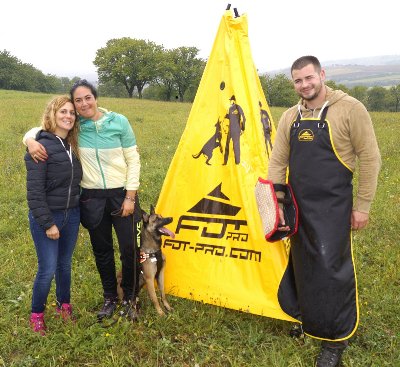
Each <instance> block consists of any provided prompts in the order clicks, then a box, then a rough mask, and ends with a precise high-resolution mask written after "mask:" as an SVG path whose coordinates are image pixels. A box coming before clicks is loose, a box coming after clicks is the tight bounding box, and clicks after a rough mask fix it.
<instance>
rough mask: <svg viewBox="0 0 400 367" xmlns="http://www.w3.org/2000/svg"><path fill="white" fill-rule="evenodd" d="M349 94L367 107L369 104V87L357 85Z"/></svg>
mask: <svg viewBox="0 0 400 367" xmlns="http://www.w3.org/2000/svg"><path fill="white" fill-rule="evenodd" d="M349 94H350V95H351V96H352V97H354V98H356V99H358V100H359V101H360V102H362V104H364V105H365V106H366V105H367V103H368V87H366V86H365V85H357V86H355V87H353V88H351V89H350V91H349Z"/></svg>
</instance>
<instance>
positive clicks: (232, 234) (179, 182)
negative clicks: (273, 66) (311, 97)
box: [156, 9, 294, 321]
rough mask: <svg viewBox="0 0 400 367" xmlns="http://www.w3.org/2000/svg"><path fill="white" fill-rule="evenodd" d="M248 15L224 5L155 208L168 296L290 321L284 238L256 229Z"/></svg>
mask: <svg viewBox="0 0 400 367" xmlns="http://www.w3.org/2000/svg"><path fill="white" fill-rule="evenodd" d="M247 28H248V27H247V16H246V15H245V14H244V15H242V16H238V14H237V12H236V9H235V14H232V12H231V11H230V10H227V11H226V12H225V14H224V16H223V17H222V19H221V23H220V25H219V29H218V33H217V36H216V39H215V42H214V45H213V48H212V52H211V55H210V58H209V60H208V62H207V65H206V68H205V71H204V74H203V76H202V79H201V82H200V85H199V89H198V91H197V94H196V98H195V100H194V103H193V106H192V110H191V112H190V115H189V118H188V121H187V125H186V127H185V130H184V132H183V135H182V137H181V140H180V142H179V145H178V147H177V150H176V152H175V155H174V158H173V160H172V162H171V165H170V167H169V170H168V173H167V176H166V179H165V181H164V185H163V187H162V190H161V193H160V198H159V201H158V204H157V208H156V211H157V212H159V213H161V214H162V215H164V216H172V217H173V218H174V221H173V223H172V224H171V225H170V226H169V227H170V229H171V230H172V231H174V232H175V238H170V237H164V238H163V252H164V253H165V254H166V257H167V267H166V275H165V278H166V279H165V284H166V291H167V292H168V293H169V294H172V295H175V296H178V297H183V298H188V299H192V300H197V301H202V302H206V303H210V304H213V305H217V306H223V307H228V308H232V309H235V310H241V311H245V312H250V313H254V314H258V315H264V316H269V317H274V318H278V319H284V320H291V321H294V320H293V319H292V318H291V317H290V316H288V315H287V314H286V313H285V312H283V311H282V309H281V308H280V306H279V303H278V298H277V293H278V288H279V283H280V281H281V279H282V276H283V273H284V271H285V268H286V266H287V263H288V248H287V245H286V243H285V242H282V241H279V242H275V243H268V242H267V241H266V240H265V238H264V235H263V230H262V224H261V219H260V217H259V213H258V209H257V205H256V200H255V194H254V190H255V185H256V182H257V180H258V178H259V177H263V178H266V175H267V167H268V156H269V153H270V149H271V134H272V136H274V133H275V130H274V127H273V124H272V120H271V113H270V110H269V107H268V105H267V102H266V99H265V96H264V93H263V90H262V88H261V84H260V80H259V77H258V74H257V70H256V68H255V67H254V63H253V60H252V56H251V51H250V44H249V39H248V31H247Z"/></svg>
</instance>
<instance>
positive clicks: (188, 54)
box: [169, 47, 205, 102]
mask: <svg viewBox="0 0 400 367" xmlns="http://www.w3.org/2000/svg"><path fill="white" fill-rule="evenodd" d="M198 53H199V50H198V49H197V48H196V47H178V48H175V49H173V50H171V52H170V53H169V57H171V61H172V65H173V66H172V73H173V77H172V79H173V83H174V86H175V88H176V90H177V91H178V95H179V101H180V102H183V98H184V94H185V92H186V91H187V90H188V89H189V88H190V87H191V86H193V85H194V84H195V83H196V81H198V80H200V77H201V75H202V74H203V71H204V68H205V62H204V61H203V60H202V59H198V58H197V54H198Z"/></svg>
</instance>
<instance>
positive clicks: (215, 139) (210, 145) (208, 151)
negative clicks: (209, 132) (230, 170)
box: [192, 120, 222, 166]
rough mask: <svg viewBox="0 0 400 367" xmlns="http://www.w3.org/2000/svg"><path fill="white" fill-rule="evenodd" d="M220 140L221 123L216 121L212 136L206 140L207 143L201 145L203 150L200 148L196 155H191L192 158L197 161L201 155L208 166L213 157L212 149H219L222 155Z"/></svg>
mask: <svg viewBox="0 0 400 367" xmlns="http://www.w3.org/2000/svg"><path fill="white" fill-rule="evenodd" d="M221 139H222V132H221V122H220V121H219V120H218V121H217V123H216V124H215V132H214V134H213V136H212V137H211V138H210V139H208V140H207V142H206V143H205V144H204V145H203V148H201V150H200V152H199V153H197V154H196V155H192V157H193V158H195V159H197V158H199V157H200V156H201V155H202V154H203V155H205V156H206V157H207V160H206V164H208V165H209V166H210V165H211V164H210V163H209V162H210V159H211V158H212V156H213V151H214V149H215V148H219V151H220V152H221V153H222V145H221Z"/></svg>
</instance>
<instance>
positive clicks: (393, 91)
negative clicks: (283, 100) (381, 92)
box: [390, 84, 400, 112]
mask: <svg viewBox="0 0 400 367" xmlns="http://www.w3.org/2000/svg"><path fill="white" fill-rule="evenodd" d="M390 95H391V97H392V99H393V104H394V112H397V111H398V110H399V104H400V84H397V85H396V86H393V87H391V88H390Z"/></svg>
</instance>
